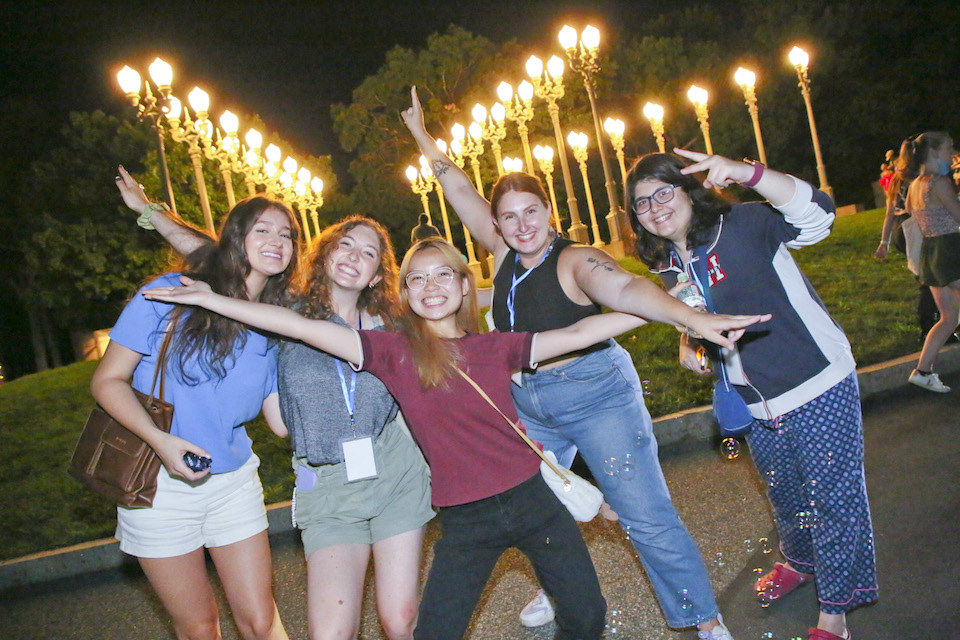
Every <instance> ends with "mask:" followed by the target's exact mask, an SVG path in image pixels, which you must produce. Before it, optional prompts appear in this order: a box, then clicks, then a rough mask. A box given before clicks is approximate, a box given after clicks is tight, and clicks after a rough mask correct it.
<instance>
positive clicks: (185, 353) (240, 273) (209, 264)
mask: <svg viewBox="0 0 960 640" xmlns="http://www.w3.org/2000/svg"><path fill="white" fill-rule="evenodd" d="M268 209H275V210H277V211H279V212H281V213H283V214H284V215H285V216H286V217H287V219H288V221H289V222H290V233H291V235H292V237H293V253H292V255H291V257H290V263H289V264H288V265H287V267H286V269H284V270H283V271H282V272H281V273H278V274H276V275H273V276H270V277H269V278H267V283H266V285H265V286H264V288H263V291H261V292H260V295H259V297H258V298H257V301H258V302H265V303H268V304H286V303H287V302H288V290H289V288H290V283H291V282H292V280H293V278H294V274H295V273H296V271H297V266H298V264H299V254H300V247H299V244H300V243H299V240H298V238H299V237H300V225H299V224H297V219H296V216H294V215H293V213H292V212H291V211H290V209H289V207H287V206H286V205H285V204H283V203H282V202H278V201H276V200H272V199H270V198H266V197H263V196H253V197H250V198H246V199H245V200H241V201H240V202H238V203H237V204H236V206H235V207H234V208H233V209H231V210H230V213H228V214H227V217H226V218H225V219H224V221H223V224H222V225H221V227H220V236H219V240H218V241H216V242H211V243H207V244H204V245H202V246H201V247H200V248H198V249H197V250H196V251H194V252H192V253H191V254H190V255H188V256H186V257H185V258H183V259H182V260H180V261H179V262H178V263H177V264H176V266H174V268H173V270H174V271H180V272H182V273H184V274H185V275H187V276H189V277H191V278H193V279H195V280H203V281H204V282H206V283H207V284H209V285H210V288H211V289H212V290H213V291H214V292H216V293H219V294H221V295H225V296H230V297H233V298H241V299H244V300H247V299H249V296H248V294H247V285H246V279H247V276H248V275H250V261H249V260H248V259H247V252H246V248H245V246H244V243H245V241H246V239H247V234H249V233H250V230H251V229H252V228H253V225H255V224H256V223H257V220H259V219H260V216H262V215H263V214H264V212H265V211H267V210H268ZM170 322H171V326H173V327H175V328H176V329H175V333H174V338H173V341H172V343H171V347H170V348H171V356H170V357H171V360H170V361H171V362H176V363H177V364H178V365H179V369H180V371H181V375H182V378H183V380H184V382H186V383H187V384H190V385H195V384H197V383H199V382H200V380H199V379H198V378H197V377H196V376H191V375H188V374H187V373H186V371H187V368H186V367H185V365H186V364H187V363H188V362H190V361H191V360H192V359H194V358H196V360H197V361H198V363H199V365H200V369H201V370H202V371H203V372H204V374H205V375H207V376H209V377H215V378H223V377H224V376H225V375H226V372H227V368H228V361H229V360H231V359H232V355H233V353H234V349H236V348H237V347H238V346H240V347H242V346H243V345H244V344H246V340H247V327H246V326H244V325H242V324H240V323H239V322H235V321H233V320H230V319H229V318H225V317H224V316H221V315H219V314H217V313H213V312H212V311H207V310H206V309H202V308H199V307H184V306H177V307H175V308H174V309H173V311H172V312H171V314H170ZM229 366H232V365H229Z"/></svg>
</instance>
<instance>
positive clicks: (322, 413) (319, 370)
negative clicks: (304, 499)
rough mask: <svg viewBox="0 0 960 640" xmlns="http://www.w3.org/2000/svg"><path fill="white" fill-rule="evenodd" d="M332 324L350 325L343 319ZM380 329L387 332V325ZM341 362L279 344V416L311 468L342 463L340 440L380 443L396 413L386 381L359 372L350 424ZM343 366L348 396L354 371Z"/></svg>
mask: <svg viewBox="0 0 960 640" xmlns="http://www.w3.org/2000/svg"><path fill="white" fill-rule="evenodd" d="M330 320H331V321H332V322H336V323H337V324H340V325H343V326H348V325H347V323H346V322H344V321H343V319H342V318H340V317H339V316H333V317H331V318H330ZM377 328H378V329H382V325H379V326H378V327H377ZM336 361H337V359H336V358H334V357H332V356H329V355H327V354H326V353H324V352H323V351H319V350H317V349H314V348H313V347H308V346H307V345H305V344H303V343H301V342H293V341H289V340H288V341H284V342H281V343H280V355H279V359H278V366H277V379H278V384H279V387H280V412H281V414H282V416H283V421H284V423H285V424H286V425H287V429H288V430H289V431H290V438H291V440H292V444H293V449H294V452H295V454H296V455H297V457H301V458H307V460H308V461H309V462H310V464H331V463H336V462H340V461H341V460H340V442H341V441H343V440H346V439H352V438H356V437H364V436H373V438H374V440H376V438H377V437H379V435H380V433H381V432H382V431H383V428H384V426H386V425H387V424H388V423H389V422H391V421H392V420H393V419H394V418H395V417H396V415H397V403H396V402H395V401H394V399H393V396H391V395H390V393H389V392H388V391H387V389H386V387H384V386H383V383H382V382H380V380H378V379H377V378H376V377H375V376H373V375H372V374H369V373H366V372H364V371H361V372H359V373H357V374H356V375H357V387H356V395H355V400H354V410H355V413H354V418H355V424H354V425H351V424H350V414H349V412H348V411H347V405H346V402H345V400H344V397H343V390H342V387H341V384H340V375H339V372H338V371H337V365H336ZM341 366H342V368H343V378H344V381H345V382H346V388H347V390H348V392H349V389H350V378H351V374H352V373H353V369H352V368H351V367H350V365H349V364H348V363H346V362H343V361H341Z"/></svg>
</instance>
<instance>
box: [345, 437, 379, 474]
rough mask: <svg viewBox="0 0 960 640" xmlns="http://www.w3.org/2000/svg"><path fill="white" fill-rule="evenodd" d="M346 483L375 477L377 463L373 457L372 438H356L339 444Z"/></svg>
mask: <svg viewBox="0 0 960 640" xmlns="http://www.w3.org/2000/svg"><path fill="white" fill-rule="evenodd" d="M340 450H341V451H342V452H343V466H344V468H345V469H346V470H347V482H356V481H357V480H366V479H368V478H376V477H377V461H376V460H375V459H374V456H373V438H371V437H370V436H367V437H366V438H357V439H355V440H344V441H343V442H341V443H340Z"/></svg>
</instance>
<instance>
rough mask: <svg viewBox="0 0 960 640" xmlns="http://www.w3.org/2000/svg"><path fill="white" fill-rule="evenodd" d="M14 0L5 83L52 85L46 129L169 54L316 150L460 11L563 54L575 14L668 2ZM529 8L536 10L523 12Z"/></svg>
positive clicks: (615, 12) (221, 105)
mask: <svg viewBox="0 0 960 640" xmlns="http://www.w3.org/2000/svg"><path fill="white" fill-rule="evenodd" d="M5 4H6V5H7V8H5V9H4V10H3V14H2V15H3V18H2V21H0V22H2V26H0V30H2V31H0V33H2V37H0V47H2V51H3V62H4V65H3V71H2V79H0V95H2V100H3V101H4V102H6V101H8V100H14V101H17V100H31V98H32V97H36V96H42V97H43V102H44V104H45V107H44V108H45V109H46V110H47V112H48V113H50V115H51V116H54V117H55V118H54V121H51V122H49V123H39V126H41V127H43V126H48V124H52V125H55V126H56V127H57V128H58V127H59V126H60V124H59V123H62V122H63V121H64V120H65V115H66V113H67V112H69V111H70V110H71V109H72V110H82V111H88V110H93V109H103V110H106V111H108V112H114V113H116V112H119V111H122V109H123V108H124V100H123V96H122V94H121V93H120V90H119V87H118V86H117V84H116V72H117V71H119V69H120V68H122V67H123V65H124V64H129V65H130V66H131V67H133V68H135V69H137V70H138V71H139V72H140V73H141V75H143V76H147V66H148V65H149V63H150V62H151V61H152V60H153V58H154V57H156V56H157V55H159V56H160V57H162V58H163V59H164V60H166V61H167V62H169V63H171V64H172V65H173V68H174V92H175V93H176V94H177V95H178V96H179V97H181V98H184V97H185V95H186V94H187V93H188V92H189V91H190V89H192V88H193V86H194V85H200V86H201V87H202V88H204V89H205V90H206V91H208V92H209V93H210V94H211V112H212V115H213V116H214V117H217V116H219V114H220V113H221V112H222V111H223V110H224V109H226V108H232V110H234V111H235V112H236V111H240V112H246V113H259V114H260V115H261V117H262V118H263V119H264V121H265V122H267V123H268V125H269V126H270V127H271V129H272V130H275V131H276V132H277V133H279V134H280V135H281V136H283V137H284V138H286V139H288V140H290V141H291V142H293V143H295V144H296V145H297V146H298V147H299V150H300V151H302V152H306V153H310V154H317V155H319V154H326V153H332V152H337V151H339V149H338V146H337V142H336V139H335V137H334V134H333V132H332V130H331V124H330V115H329V114H330V105H331V104H333V103H337V102H349V100H350V93H351V91H352V90H353V89H354V88H355V87H356V86H357V85H359V84H360V82H361V81H362V80H363V78H364V77H366V76H368V75H371V74H373V73H375V72H376V70H377V69H378V68H379V66H380V65H381V64H382V63H383V60H384V56H385V54H386V52H387V51H388V50H389V49H391V48H392V47H394V46H396V45H401V46H404V47H409V48H420V47H422V46H424V44H425V42H426V38H427V36H428V35H430V34H431V33H434V32H437V31H442V30H444V29H445V28H446V27H447V25H449V24H451V23H453V24H457V25H459V26H462V27H464V28H465V29H467V30H469V31H472V32H474V33H476V34H479V35H483V36H486V37H488V38H490V39H492V40H494V41H497V42H503V41H506V40H509V39H514V38H515V39H517V40H518V41H520V42H523V43H528V44H529V45H530V49H531V52H533V51H540V52H545V51H548V50H549V51H553V52H554V53H557V52H559V51H560V49H559V45H558V44H557V41H556V33H557V32H558V31H559V28H560V27H561V26H562V25H563V23H564V21H565V19H566V20H570V21H571V22H572V24H574V25H575V26H576V25H579V26H584V25H586V24H587V23H588V21H589V22H591V23H593V24H595V26H597V27H599V28H600V29H601V30H603V29H604V26H605V25H606V24H610V23H616V22H620V21H623V20H627V21H636V22H637V23H638V24H642V19H643V16H644V15H645V9H648V10H649V11H656V9H655V7H656V6H658V5H659V3H655V2H646V1H639V2H638V1H632V2H631V1H621V2H613V1H605V2H604V1H601V2H589V3H586V2H583V3H570V2H566V3H565V2H540V1H537V2H500V1H487V2H472V3H464V2H450V1H446V2H436V1H434V0H426V1H420V2H409V3H396V2H372V1H367V0H362V1H355V2H322V1H321V2H270V3H267V2H244V1H237V2H211V1H207V2H204V1H203V0H199V1H195V2H184V1H182V0H174V1H172V2H156V3H143V2H129V3H124V4H118V3H113V2H50V3H45V2H44V3H41V2H25V3H21V4H19V6H15V7H13V8H12V9H11V8H10V6H9V5H10V3H5ZM518 6H522V7H523V9H522V14H520V15H519V16H516V14H515V13H514V12H515V11H516V7H518ZM676 6H678V5H677V3H671V8H675V7H676ZM583 7H589V10H588V11H583V10H582V8H583ZM511 15H514V16H516V17H509V16H511ZM628 23H629V22H628ZM60 116H63V117H60ZM241 126H242V125H241Z"/></svg>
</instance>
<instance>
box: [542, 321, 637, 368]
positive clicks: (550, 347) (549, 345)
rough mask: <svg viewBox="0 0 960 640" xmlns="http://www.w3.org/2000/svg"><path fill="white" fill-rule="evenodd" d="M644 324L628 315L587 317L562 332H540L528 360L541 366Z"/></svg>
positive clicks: (554, 330) (559, 330)
mask: <svg viewBox="0 0 960 640" xmlns="http://www.w3.org/2000/svg"><path fill="white" fill-rule="evenodd" d="M645 324H647V321H646V320H644V319H643V318H638V317H637V316H632V315H630V314H628V313H617V312H613V313H601V314H598V315H595V316H590V317H587V318H584V319H583V320H580V321H579V322H576V323H574V324H572V325H570V326H569V327H563V328H562V329H551V330H550V331H541V332H540V333H538V334H537V338H536V340H534V341H533V352H532V353H531V354H530V359H531V360H532V361H534V362H542V361H544V360H549V359H550V358H555V357H557V356H562V355H563V354H565V353H570V352H571V351H579V350H580V349H586V348H587V347H589V346H590V345H592V344H596V343H598V342H600V341H602V340H606V339H607V338H614V337H616V336H618V335H620V334H621V333H624V332H625V331H630V330H632V329H636V328H637V327H640V326H643V325H645Z"/></svg>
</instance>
